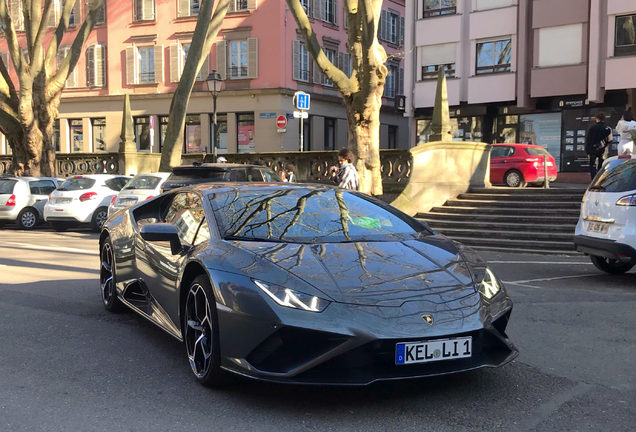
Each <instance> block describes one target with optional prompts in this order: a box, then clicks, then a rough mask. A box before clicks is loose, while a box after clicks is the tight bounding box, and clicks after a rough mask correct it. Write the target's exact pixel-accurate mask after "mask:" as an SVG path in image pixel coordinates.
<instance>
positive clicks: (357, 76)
mask: <svg viewBox="0 0 636 432" xmlns="http://www.w3.org/2000/svg"><path fill="white" fill-rule="evenodd" d="M344 2H345V8H346V10H347V12H348V13H347V28H348V33H349V37H348V40H347V47H348V49H349V53H350V55H351V65H352V75H351V77H347V75H345V73H344V72H343V71H341V70H340V69H338V68H337V67H336V66H334V65H333V64H332V63H331V62H330V61H329V59H328V58H327V56H326V55H325V54H324V52H323V50H322V48H321V46H320V43H319V42H318V39H317V38H316V34H315V33H314V32H313V29H312V27H311V22H310V21H309V18H308V17H307V14H306V13H305V10H304V9H303V7H302V5H301V3H300V0H287V5H288V6H289V9H290V10H291V12H292V15H293V16H294V19H295V20H296V23H297V24H298V27H299V29H300V31H301V32H302V34H303V37H304V39H305V47H306V48H307V51H309V53H310V54H311V56H312V58H313V59H314V60H315V61H316V63H317V64H318V67H319V68H320V70H321V71H322V73H323V74H324V75H325V76H326V78H327V79H329V80H330V81H331V82H333V83H334V84H335V86H336V87H337V88H338V90H340V93H342V96H343V103H344V106H345V110H346V112H347V123H348V145H349V149H350V150H351V151H353V153H354V154H355V156H356V169H357V171H358V176H359V180H360V191H362V192H365V193H369V194H373V195H382V193H383V191H382V173H381V165H380V108H381V107H382V93H383V91H384V84H385V82H386V76H387V74H388V69H387V67H386V65H385V63H386V60H387V55H386V51H385V50H384V48H383V47H382V45H380V43H379V41H378V37H377V33H378V26H379V21H380V15H381V11H382V0H344Z"/></svg>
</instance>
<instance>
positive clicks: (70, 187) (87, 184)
mask: <svg viewBox="0 0 636 432" xmlns="http://www.w3.org/2000/svg"><path fill="white" fill-rule="evenodd" d="M93 186H95V180H93V179H90V178H86V177H72V178H69V179H67V180H66V181H65V182H64V183H62V184H61V185H60V187H58V188H57V190H59V191H77V190H84V189H90V188H92V187H93Z"/></svg>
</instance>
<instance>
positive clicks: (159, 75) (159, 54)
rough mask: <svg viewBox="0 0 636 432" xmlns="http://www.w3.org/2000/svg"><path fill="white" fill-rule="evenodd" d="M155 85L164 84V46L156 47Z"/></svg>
mask: <svg viewBox="0 0 636 432" xmlns="http://www.w3.org/2000/svg"><path fill="white" fill-rule="evenodd" d="M154 55H155V58H154V63H155V70H154V72H155V83H161V82H163V45H155V46H154Z"/></svg>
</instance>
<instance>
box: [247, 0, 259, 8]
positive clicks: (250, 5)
mask: <svg viewBox="0 0 636 432" xmlns="http://www.w3.org/2000/svg"><path fill="white" fill-rule="evenodd" d="M256 3H257V0H247V10H250V11H253V10H256Z"/></svg>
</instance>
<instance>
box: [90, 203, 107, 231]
mask: <svg viewBox="0 0 636 432" xmlns="http://www.w3.org/2000/svg"><path fill="white" fill-rule="evenodd" d="M106 219H108V207H99V208H98V209H97V210H95V213H93V219H92V220H91V228H92V229H93V231H94V232H102V228H103V227H104V223H106Z"/></svg>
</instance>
